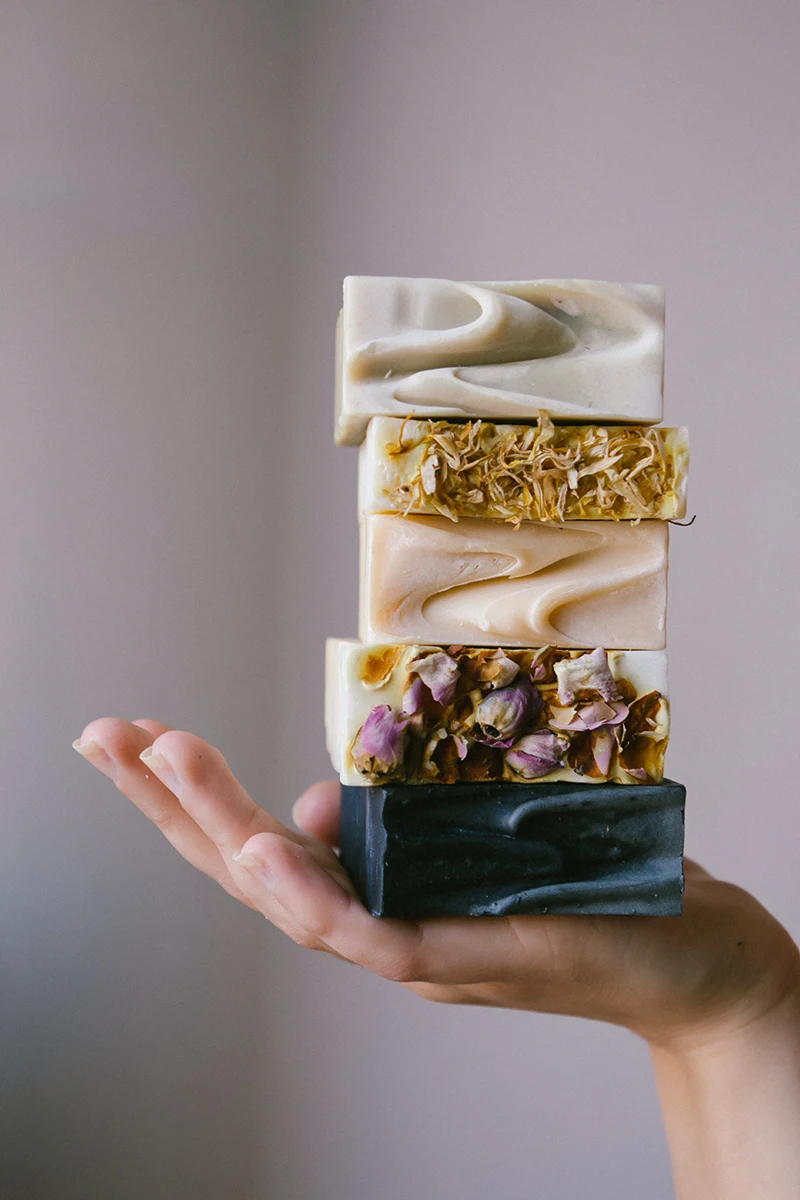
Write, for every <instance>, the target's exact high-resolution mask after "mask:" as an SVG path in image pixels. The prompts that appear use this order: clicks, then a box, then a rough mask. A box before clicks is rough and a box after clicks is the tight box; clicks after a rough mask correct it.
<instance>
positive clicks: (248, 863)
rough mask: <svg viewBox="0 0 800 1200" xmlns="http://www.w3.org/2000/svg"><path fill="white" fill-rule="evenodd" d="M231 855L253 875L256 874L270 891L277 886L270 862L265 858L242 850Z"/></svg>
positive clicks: (237, 863) (238, 864)
mask: <svg viewBox="0 0 800 1200" xmlns="http://www.w3.org/2000/svg"><path fill="white" fill-rule="evenodd" d="M231 857H232V858H233V861H234V862H235V863H236V865H237V866H239V867H244V868H245V870H247V871H249V872H250V874H251V875H254V876H255V877H256V879H258V880H259V882H260V883H263V885H264V887H265V888H268V889H269V891H272V890H273V888H274V886H275V876H274V875H273V873H272V869H271V867H270V866H269V864H268V863H265V862H264V861H263V859H260V858H255V857H254V856H253V855H252V854H246V853H244V852H243V851H241V850H239V851H238V852H237V853H236V854H234V855H232V856H231Z"/></svg>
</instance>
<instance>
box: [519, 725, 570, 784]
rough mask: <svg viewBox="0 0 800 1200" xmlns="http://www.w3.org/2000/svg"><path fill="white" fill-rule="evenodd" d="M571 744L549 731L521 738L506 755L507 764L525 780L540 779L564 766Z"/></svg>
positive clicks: (542, 730)
mask: <svg viewBox="0 0 800 1200" xmlns="http://www.w3.org/2000/svg"><path fill="white" fill-rule="evenodd" d="M568 749H569V742H568V741H567V739H566V738H564V737H559V736H558V734H555V733H552V732H551V730H549V729H540V730H538V732H536V733H529V734H528V735H527V737H524V738H521V739H520V741H518V742H517V744H516V746H512V747H511V749H510V750H509V751H508V754H506V762H507V763H508V765H509V766H510V767H511V769H512V771H515V772H516V774H517V775H521V776H522V778H523V779H538V778H540V777H541V776H542V775H549V774H550V772H551V771H554V770H555V769H556V767H560V766H563V764H564V755H565V754H566V752H567V750H568Z"/></svg>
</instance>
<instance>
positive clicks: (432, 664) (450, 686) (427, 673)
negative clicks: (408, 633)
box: [408, 650, 459, 706]
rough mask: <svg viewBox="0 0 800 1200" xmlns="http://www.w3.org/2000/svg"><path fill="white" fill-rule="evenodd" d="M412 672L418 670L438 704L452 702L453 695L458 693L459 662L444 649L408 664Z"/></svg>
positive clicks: (417, 672)
mask: <svg viewBox="0 0 800 1200" xmlns="http://www.w3.org/2000/svg"><path fill="white" fill-rule="evenodd" d="M408 669H409V671H410V672H416V674H417V675H419V677H420V679H421V680H422V682H423V683H424V684H425V686H426V687H428V688H429V689H430V691H431V694H432V695H433V698H434V700H435V701H436V702H437V704H444V705H445V706H447V705H448V704H452V702H453V697H454V696H455V694H456V684H457V683H458V677H459V669H458V663H457V662H454V660H453V659H452V658H451V657H450V655H449V654H445V653H444V651H443V650H437V651H436V653H435V654H429V655H427V657H425V658H415V659H414V661H413V662H412V663H409V664H408Z"/></svg>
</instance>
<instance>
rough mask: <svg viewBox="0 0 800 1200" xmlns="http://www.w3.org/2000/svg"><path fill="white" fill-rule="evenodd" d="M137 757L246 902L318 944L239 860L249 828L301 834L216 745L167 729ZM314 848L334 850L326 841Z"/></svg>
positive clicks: (297, 837) (293, 836)
mask: <svg viewBox="0 0 800 1200" xmlns="http://www.w3.org/2000/svg"><path fill="white" fill-rule="evenodd" d="M142 762H143V763H145V765H146V766H147V768H148V770H152V771H153V772H154V774H155V775H157V776H158V778H159V779H160V780H161V782H162V783H163V784H164V785H165V786H166V787H168V788H169V789H170V791H171V792H172V793H173V795H174V796H175V797H176V798H177V800H178V802H179V804H180V806H181V808H182V809H183V811H184V812H185V813H186V814H187V815H188V816H189V817H191V818H192V820H193V821H194V822H195V824H196V825H197V826H198V828H199V829H201V830H202V831H203V833H204V834H205V835H206V836H207V837H208V838H209V839H210V840H211V841H212V842H213V843H214V845H215V846H216V848H217V851H218V852H219V854H220V856H221V857H222V860H223V862H224V863H225V865H226V867H227V869H228V871H229V872H230V874H231V876H232V878H233V880H234V882H235V883H236V884H237V885H238V886H239V887H240V888H241V890H242V892H243V893H244V894H245V895H246V896H247V897H248V898H249V900H250V902H251V904H252V905H253V906H254V907H256V908H257V909H258V910H259V912H261V913H263V915H264V916H265V917H267V918H268V919H269V920H270V921H272V922H273V923H274V924H275V925H277V926H278V927H279V928H281V929H282V930H283V931H284V932H285V933H287V934H288V935H289V936H290V937H293V938H295V940H296V941H299V942H301V943H302V944H303V945H307V946H310V947H312V948H314V949H320V948H322V947H321V946H320V945H319V944H318V942H317V940H316V939H315V938H314V937H313V936H312V937H309V934H308V931H305V930H302V929H300V928H299V927H298V926H297V923H296V921H295V919H294V918H293V917H292V916H291V914H288V913H286V912H285V911H284V909H283V907H282V906H281V905H280V903H279V901H278V900H277V899H276V898H275V897H274V896H272V895H271V893H270V892H269V890H268V889H265V888H264V887H263V886H261V885H260V884H257V882H256V881H254V879H253V876H252V875H251V874H250V873H249V872H248V871H247V870H246V869H245V867H244V866H243V864H242V863H241V862H240V861H239V851H240V850H241V848H242V846H243V844H244V843H245V842H246V841H247V840H248V838H250V837H252V836H253V834H254V833H256V832H261V831H263V830H269V831H271V832H272V831H280V832H281V833H282V834H283V835H284V836H285V837H287V838H291V839H294V840H296V841H299V840H300V837H301V835H298V834H295V833H292V832H290V831H289V830H288V829H286V828H285V826H283V825H282V824H281V823H280V821H278V820H277V819H276V818H275V817H273V816H272V815H271V814H270V813H268V812H266V811H265V810H264V809H263V808H261V807H260V806H259V805H257V804H256V803H255V801H254V800H253V799H252V797H251V796H250V795H249V794H248V792H247V791H246V790H245V789H244V788H243V787H242V785H241V783H239V780H238V779H237V778H236V776H235V775H234V774H233V772H232V771H231V769H230V767H229V766H228V764H227V762H226V761H225V759H224V757H223V756H222V754H221V753H220V751H219V750H217V748H216V747H215V746H212V745H210V744H209V743H208V742H205V741H203V739H202V738H199V737H197V736H196V735H195V734H193V733H186V732H184V731H182V730H170V731H169V732H167V733H165V734H162V735H161V736H160V737H158V738H156V740H155V742H154V743H153V745H152V746H151V747H148V748H147V749H146V750H145V752H144V754H143V756H142ZM316 852H317V853H318V854H327V855H330V857H331V859H332V860H333V862H334V863H335V862H336V858H335V855H334V854H333V852H332V851H331V850H329V849H328V848H327V847H326V846H321V845H320V846H319V847H318V848H317V850H316Z"/></svg>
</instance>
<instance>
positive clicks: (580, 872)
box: [341, 780, 686, 918]
mask: <svg viewBox="0 0 800 1200" xmlns="http://www.w3.org/2000/svg"><path fill="white" fill-rule="evenodd" d="M685 798H686V789H685V788H684V787H683V785H682V784H680V783H672V782H670V781H669V780H665V781H664V783H661V784H641V785H638V786H624V785H622V784H589V783H582V784H572V783H552V784H546V783H538V784H531V785H530V786H525V785H523V784H519V783H454V784H450V785H449V786H447V787H444V786H441V785H436V784H432V785H426V784H418V785H414V786H411V785H408V784H387V785H386V786H385V787H348V786H343V787H342V829H341V858H342V863H343V865H344V867H345V868H346V870H347V871H348V873H349V874H350V876H351V878H352V879H353V881H354V883H355V885H356V888H357V889H358V892H359V895H360V896H361V898H362V900H363V901H364V904H365V905H366V907H367V908H368V909H369V911H370V912H371V913H372V914H373V915H374V916H376V917H408V918H414V917H433V916H476V917H477V916H508V915H511V914H521V913H545V912H546V913H623V914H628V915H632V916H675V915H677V914H678V913H680V911H681V903H682V897H683V812H684V802H685Z"/></svg>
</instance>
